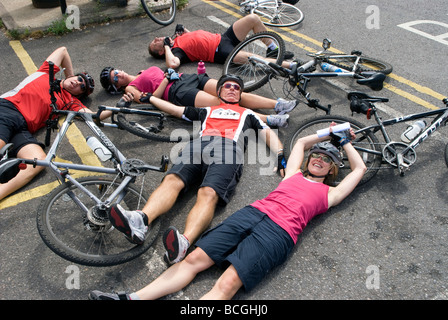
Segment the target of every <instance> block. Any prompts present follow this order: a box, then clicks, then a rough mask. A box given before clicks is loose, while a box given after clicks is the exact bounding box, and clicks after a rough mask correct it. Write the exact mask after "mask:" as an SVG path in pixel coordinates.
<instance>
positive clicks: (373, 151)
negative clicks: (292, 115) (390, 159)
mask: <svg viewBox="0 0 448 320" xmlns="http://www.w3.org/2000/svg"><path fill="white" fill-rule="evenodd" d="M332 122H335V123H336V124H340V123H344V122H350V126H351V128H352V129H353V130H354V131H355V133H356V139H355V140H353V141H352V145H353V146H354V147H355V149H356V150H357V151H358V153H359V154H360V156H361V158H362V159H363V161H364V163H365V164H366V167H367V172H366V173H365V174H364V177H363V178H362V180H361V181H360V183H359V185H361V184H364V183H366V182H367V181H369V180H370V179H372V178H373V177H374V176H375V174H376V173H377V172H378V170H379V168H380V165H381V162H382V156H381V151H380V150H379V146H378V139H377V137H376V136H375V135H374V134H373V133H372V132H371V131H360V129H362V128H364V127H365V126H364V125H363V124H361V123H359V122H358V121H355V120H353V119H349V118H344V117H339V116H322V117H317V118H313V119H310V120H306V121H304V122H303V123H301V124H300V125H299V126H298V128H297V130H295V131H294V133H293V134H292V136H291V137H290V138H289V140H288V143H287V144H286V152H287V153H288V155H289V154H290V153H291V150H292V149H293V147H294V145H295V144H296V142H297V140H298V139H300V138H303V137H305V136H308V135H312V134H316V132H317V131H318V130H320V129H325V128H328V127H329V126H330V124H331V123H332ZM350 172H351V169H350V164H349V162H348V158H347V156H346V155H345V152H343V161H342V164H341V166H340V167H339V173H338V177H337V180H336V181H335V184H336V185H337V184H338V183H339V182H341V181H342V179H344V178H345V177H346V176H347V175H348V174H349V173H350Z"/></svg>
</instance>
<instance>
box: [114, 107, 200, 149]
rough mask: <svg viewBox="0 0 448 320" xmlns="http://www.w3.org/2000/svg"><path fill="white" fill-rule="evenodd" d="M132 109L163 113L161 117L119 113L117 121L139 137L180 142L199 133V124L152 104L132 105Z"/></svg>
mask: <svg viewBox="0 0 448 320" xmlns="http://www.w3.org/2000/svg"><path fill="white" fill-rule="evenodd" d="M130 109H136V110H142V111H157V113H159V114H162V115H163V118H162V119H160V118H158V117H156V116H150V115H142V114H132V113H130V114H127V113H118V114H117V121H118V124H119V125H120V127H121V128H123V129H125V130H126V131H128V132H130V133H132V134H135V135H136V136H138V137H141V138H145V139H150V140H155V141H162V142H180V141H189V140H191V139H193V138H194V137H196V135H197V131H198V126H195V124H194V123H192V122H188V121H185V120H182V119H178V118H176V117H173V116H171V115H169V114H166V113H164V112H161V111H160V110H159V109H157V108H156V107H154V106H152V105H141V106H132V108H130Z"/></svg>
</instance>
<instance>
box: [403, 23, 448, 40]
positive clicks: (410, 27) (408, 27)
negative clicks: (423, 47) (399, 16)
mask: <svg viewBox="0 0 448 320" xmlns="http://www.w3.org/2000/svg"><path fill="white" fill-rule="evenodd" d="M422 24H434V25H437V26H441V27H444V28H446V29H447V31H448V24H446V23H443V22H439V21H433V20H416V21H410V22H406V23H402V24H399V25H398V27H400V28H403V29H405V30H407V31H410V32H413V33H415V34H418V35H420V36H422V37H425V38H428V39H431V40H434V41H437V42H439V43H441V44H444V45H446V46H448V41H447V40H445V39H447V38H448V32H445V33H443V34H439V35H437V36H435V35H432V34H430V33H427V32H424V31H421V30H419V29H416V28H414V27H413V26H415V25H422Z"/></svg>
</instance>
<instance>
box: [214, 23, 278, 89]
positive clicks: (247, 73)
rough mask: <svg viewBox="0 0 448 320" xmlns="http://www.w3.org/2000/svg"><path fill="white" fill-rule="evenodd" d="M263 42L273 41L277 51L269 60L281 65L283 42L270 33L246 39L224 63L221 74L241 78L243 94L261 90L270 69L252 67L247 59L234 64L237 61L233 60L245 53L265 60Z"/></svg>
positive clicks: (268, 76)
mask: <svg viewBox="0 0 448 320" xmlns="http://www.w3.org/2000/svg"><path fill="white" fill-rule="evenodd" d="M263 40H266V41H269V42H270V41H274V43H275V45H276V46H277V47H278V50H277V51H274V53H273V54H271V55H270V57H269V58H270V59H274V60H275V63H276V64H278V65H281V64H282V62H283V59H284V57H285V42H284V40H283V38H282V37H281V36H280V35H279V34H277V33H275V32H272V31H263V32H258V33H255V34H253V35H251V36H249V37H247V38H246V39H245V40H243V41H241V42H240V43H239V44H238V45H237V46H236V47H235V48H234V49H233V50H232V52H231V53H230V54H229V56H228V57H227V59H226V61H225V62H224V67H223V73H222V74H234V75H237V76H239V77H241V78H242V79H243V81H244V91H245V92H251V91H254V90H256V89H258V88H261V87H262V86H263V85H265V84H266V83H267V82H268V81H269V79H270V77H271V76H272V72H271V71H270V69H269V70H266V69H265V68H263V66H259V65H258V66H257V65H253V64H252V63H250V62H249V61H248V60H247V59H243V60H245V61H242V60H241V61H242V63H241V61H240V62H236V61H238V60H235V58H237V55H238V54H239V53H242V55H244V56H246V55H247V54H246V53H250V54H253V55H258V56H261V57H263V59H266V54H267V46H266V44H265V43H264V42H263ZM237 59H238V58H237ZM239 59H241V55H240V57H239Z"/></svg>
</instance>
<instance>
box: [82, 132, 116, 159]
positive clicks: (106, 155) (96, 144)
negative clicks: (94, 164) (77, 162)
mask: <svg viewBox="0 0 448 320" xmlns="http://www.w3.org/2000/svg"><path fill="white" fill-rule="evenodd" d="M86 141H87V145H88V146H89V147H90V149H92V151H93V152H95V154H96V155H97V156H98V158H100V160H101V161H107V160H109V159H110V158H112V152H111V151H110V150H109V149H107V148H106V147H105V146H104V145H103V144H102V143H101V142H100V141H99V140H98V139H97V138H96V137H93V136H89V137H87V138H86Z"/></svg>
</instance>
